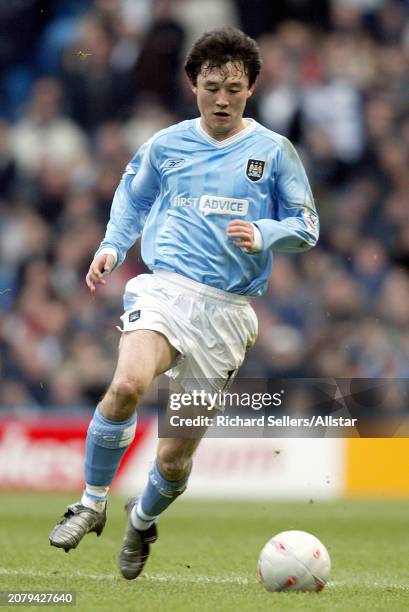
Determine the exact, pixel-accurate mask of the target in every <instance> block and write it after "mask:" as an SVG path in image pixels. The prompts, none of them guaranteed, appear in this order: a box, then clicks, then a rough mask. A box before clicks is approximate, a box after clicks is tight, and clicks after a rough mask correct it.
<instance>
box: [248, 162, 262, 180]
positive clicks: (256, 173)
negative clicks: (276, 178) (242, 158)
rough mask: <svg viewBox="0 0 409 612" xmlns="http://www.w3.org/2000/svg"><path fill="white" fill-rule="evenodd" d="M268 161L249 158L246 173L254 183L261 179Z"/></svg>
mask: <svg viewBox="0 0 409 612" xmlns="http://www.w3.org/2000/svg"><path fill="white" fill-rule="evenodd" d="M265 165H266V162H264V161H262V160H260V159H249V160H248V161H247V168H246V175H247V178H249V179H250V180H251V181H253V183H255V182H256V181H259V180H260V179H261V178H262V176H263V172H264V166H265Z"/></svg>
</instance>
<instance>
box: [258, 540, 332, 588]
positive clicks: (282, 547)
mask: <svg viewBox="0 0 409 612" xmlns="http://www.w3.org/2000/svg"><path fill="white" fill-rule="evenodd" d="M330 571H331V559H330V557H329V554H328V551H327V549H326V548H325V546H324V545H323V544H322V543H321V542H320V541H319V539H318V538H316V537H315V536H313V535H311V534H310V533H307V532H305V531H282V532H281V533H278V534H277V535H275V536H274V537H272V538H271V540H269V541H268V542H267V544H266V545H265V546H264V548H263V550H262V551H261V553H260V558H259V561H258V573H259V576H260V579H261V582H262V584H263V585H264V586H265V588H266V589H267V591H322V589H323V588H324V587H325V586H326V584H327V580H328V577H329V574H330Z"/></svg>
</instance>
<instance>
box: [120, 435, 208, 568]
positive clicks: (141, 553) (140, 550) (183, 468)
mask: <svg viewBox="0 0 409 612" xmlns="http://www.w3.org/2000/svg"><path fill="white" fill-rule="evenodd" d="M204 433H205V429H203V432H202V434H204ZM200 440H201V437H198V438H163V439H160V440H159V442H158V447H157V454H156V459H155V461H154V463H153V466H152V469H151V471H150V473H149V477H148V482H147V484H146V487H145V490H144V492H143V494H142V496H141V497H140V498H132V499H131V500H130V501H129V502H128V504H127V506H126V510H127V512H128V525H127V529H126V532H125V537H124V541H123V543H122V548H121V552H120V555H119V568H120V570H121V574H122V576H123V577H124V578H126V579H127V580H134V579H135V578H137V577H138V576H139V575H140V573H141V572H142V570H143V567H144V565H145V563H146V560H147V558H148V556H149V546H150V544H152V543H153V542H155V541H156V538H157V530H156V520H157V518H158V516H159V515H160V514H161V513H162V512H163V511H164V510H166V508H167V507H168V506H170V504H171V503H172V502H173V501H174V500H175V499H176V498H177V497H179V495H181V494H182V493H183V491H185V489H186V485H187V481H188V478H189V475H190V471H191V469H192V457H193V454H194V452H195V450H196V448H197V447H198V445H199V443H200Z"/></svg>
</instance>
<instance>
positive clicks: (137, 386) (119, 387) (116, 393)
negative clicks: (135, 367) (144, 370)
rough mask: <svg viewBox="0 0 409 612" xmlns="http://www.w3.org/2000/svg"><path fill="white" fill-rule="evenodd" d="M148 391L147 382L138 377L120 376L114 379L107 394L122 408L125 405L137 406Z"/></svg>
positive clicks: (118, 407)
mask: <svg viewBox="0 0 409 612" xmlns="http://www.w3.org/2000/svg"><path fill="white" fill-rule="evenodd" d="M145 391H146V384H145V383H144V382H143V381H142V380H140V379H138V378H136V377H129V376H124V377H118V378H114V380H113V381H112V383H111V385H110V387H109V389H108V392H107V395H108V396H109V397H110V399H112V400H113V404H114V405H115V406H116V407H117V409H118V410H120V409H121V408H122V407H125V406H133V407H135V406H136V405H137V404H138V403H139V401H140V400H141V398H142V396H143V395H144V393H145Z"/></svg>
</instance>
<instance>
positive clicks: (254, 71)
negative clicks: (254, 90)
mask: <svg viewBox="0 0 409 612" xmlns="http://www.w3.org/2000/svg"><path fill="white" fill-rule="evenodd" d="M227 62H233V63H238V62H242V63H243V66H244V71H245V73H246V74H247V76H248V79H249V86H250V87H251V86H252V85H253V83H254V81H255V80H256V78H257V77H258V75H259V73H260V70H261V57H260V50H259V48H258V46H257V43H256V41H255V40H253V39H252V38H250V36H247V34H245V33H244V32H242V31H241V30H238V29H237V28H231V27H226V28H217V29H216V30H211V31H210V32H205V33H204V34H202V36H201V37H200V38H199V39H198V40H197V41H196V42H195V44H194V45H193V47H192V48H191V49H190V51H189V53H188V56H187V58H186V62H185V72H186V74H187V76H188V77H189V79H190V81H191V82H192V83H193V85H196V82H197V76H198V74H199V73H200V71H201V70H202V68H203V67H205V68H206V70H212V69H213V68H221V67H222V66H224V65H225V64H227Z"/></svg>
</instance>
